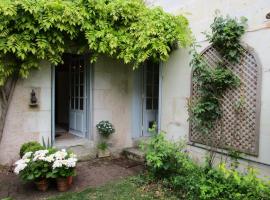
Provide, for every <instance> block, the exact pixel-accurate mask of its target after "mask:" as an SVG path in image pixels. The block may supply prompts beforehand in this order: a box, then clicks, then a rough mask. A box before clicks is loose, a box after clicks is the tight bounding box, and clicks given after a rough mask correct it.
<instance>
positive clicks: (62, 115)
mask: <svg viewBox="0 0 270 200" xmlns="http://www.w3.org/2000/svg"><path fill="white" fill-rule="evenodd" d="M55 80H56V91H55V94H56V123H57V124H68V122H69V119H68V116H69V115H68V113H69V73H68V70H65V71H57V72H56V74H55Z"/></svg>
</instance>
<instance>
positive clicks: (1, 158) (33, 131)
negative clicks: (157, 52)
mask: <svg viewBox="0 0 270 200" xmlns="http://www.w3.org/2000/svg"><path fill="white" fill-rule="evenodd" d="M32 89H34V90H35V92H36V96H37V98H38V107H35V108H31V107H30V106H29V103H30V93H31V91H32ZM42 137H44V138H45V140H46V141H47V138H50V137H51V65H50V64H49V63H48V62H45V61H43V62H41V63H40V70H35V71H33V72H32V73H31V74H30V76H29V78H28V79H20V80H18V82H17V85H16V87H15V91H14V94H13V97H12V101H11V104H10V107H9V110H8V113H7V118H6V124H5V128H4V133H3V138H2V141H1V143H0V164H12V163H13V162H14V161H15V160H16V159H17V158H18V152H19V149H20V146H21V145H22V144H23V143H24V142H27V141H30V140H36V141H40V142H41V141H42Z"/></svg>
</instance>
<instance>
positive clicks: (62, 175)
mask: <svg viewBox="0 0 270 200" xmlns="http://www.w3.org/2000/svg"><path fill="white" fill-rule="evenodd" d="M54 158H55V160H54V162H53V165H52V172H51V174H50V177H52V178H56V183H57V189H58V191H60V192H64V191H67V190H68V189H69V187H70V186H71V184H72V177H73V176H75V167H76V164H77V158H76V156H75V155H74V154H73V153H68V152H67V151H66V150H65V149H62V150H61V151H57V152H56V153H55V154H54Z"/></svg>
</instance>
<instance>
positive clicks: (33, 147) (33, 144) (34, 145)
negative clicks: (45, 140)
mask: <svg viewBox="0 0 270 200" xmlns="http://www.w3.org/2000/svg"><path fill="white" fill-rule="evenodd" d="M42 149H45V148H44V147H43V146H41V144H39V143H38V142H37V141H30V142H26V143H24V144H23V145H22V146H21V148H20V157H21V158H22V157H23V155H24V154H25V153H26V152H30V151H31V152H35V151H38V150H42Z"/></svg>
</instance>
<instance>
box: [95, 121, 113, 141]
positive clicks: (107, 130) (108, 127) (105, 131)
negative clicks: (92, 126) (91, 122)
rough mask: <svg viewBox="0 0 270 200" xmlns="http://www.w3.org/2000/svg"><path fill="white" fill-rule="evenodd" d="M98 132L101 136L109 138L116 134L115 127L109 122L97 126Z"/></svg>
mask: <svg viewBox="0 0 270 200" xmlns="http://www.w3.org/2000/svg"><path fill="white" fill-rule="evenodd" d="M96 127H97V130H98V132H99V134H101V135H102V136H104V137H109V136H110V135H111V134H113V133H114V132H115V129H114V127H113V125H112V124H111V123H110V122H109V121H104V120H103V121H101V122H99V123H98V124H97V125H96Z"/></svg>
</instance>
